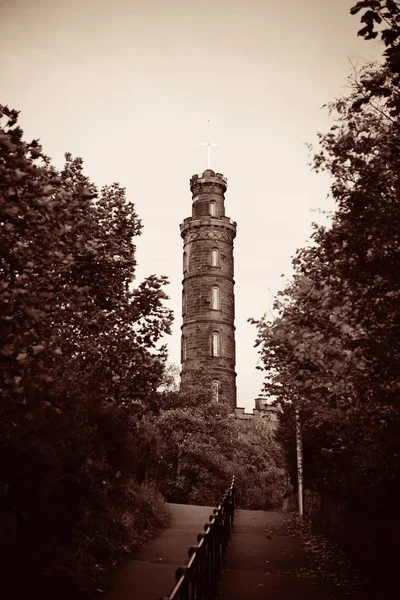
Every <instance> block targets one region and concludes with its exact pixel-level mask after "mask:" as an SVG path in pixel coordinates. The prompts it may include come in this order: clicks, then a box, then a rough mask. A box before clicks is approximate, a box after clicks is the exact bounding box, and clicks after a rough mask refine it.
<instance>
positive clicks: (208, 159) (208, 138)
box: [200, 119, 218, 169]
mask: <svg viewBox="0 0 400 600" xmlns="http://www.w3.org/2000/svg"><path fill="white" fill-rule="evenodd" d="M210 130H211V121H210V119H208V132H207V140H208V141H207V142H203V143H202V144H200V146H201V147H202V148H207V169H211V148H218V144H213V143H212V142H211V141H210V138H211V135H210Z"/></svg>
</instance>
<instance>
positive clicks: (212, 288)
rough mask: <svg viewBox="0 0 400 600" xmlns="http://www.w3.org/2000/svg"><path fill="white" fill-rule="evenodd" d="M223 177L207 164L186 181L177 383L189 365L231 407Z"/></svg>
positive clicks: (229, 255)
mask: <svg viewBox="0 0 400 600" xmlns="http://www.w3.org/2000/svg"><path fill="white" fill-rule="evenodd" d="M226 188H227V179H226V177H224V176H223V175H221V173H215V172H214V171H212V170H211V169H207V170H206V171H204V172H203V173H202V174H201V175H193V177H192V178H191V180H190V189H191V192H192V216H191V217H188V218H187V219H185V220H184V221H183V223H182V224H181V226H180V229H181V236H182V238H183V291H182V314H183V324H182V356H181V361H182V382H183V383H184V380H185V375H186V374H187V373H188V371H189V370H190V369H191V368H203V369H204V370H206V371H207V372H208V373H209V374H210V375H211V378H212V381H213V389H214V393H215V395H216V397H217V398H218V400H219V401H221V402H222V401H223V402H225V403H227V405H228V406H229V407H230V409H231V411H232V412H234V411H235V408H236V373H235V326H234V318H235V296H234V284H235V282H234V279H233V275H234V270H233V240H234V238H235V236H236V223H235V222H233V221H232V220H231V219H229V218H228V217H226V216H225V192H226Z"/></svg>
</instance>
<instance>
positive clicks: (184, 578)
mask: <svg viewBox="0 0 400 600" xmlns="http://www.w3.org/2000/svg"><path fill="white" fill-rule="evenodd" d="M235 488H236V481H235V477H232V482H231V485H230V487H229V488H228V490H227V491H226V492H225V494H224V496H223V498H222V500H221V503H220V504H219V505H218V507H217V508H214V510H213V513H212V515H210V517H209V519H208V521H209V522H208V523H206V524H205V525H204V533H199V534H198V536H197V544H196V546H190V548H189V550H188V555H189V561H188V563H187V565H185V566H183V567H178V569H177V570H176V572H175V578H176V583H175V585H174V587H173V588H172V590H171V592H170V594H169V595H168V596H163V598H161V599H160V600H189V599H192V598H196V600H206V599H207V600H211V599H212V598H214V596H215V595H217V593H218V587H217V586H218V580H219V578H220V575H221V568H222V565H223V561H224V559H225V554H226V548H227V545H228V541H229V538H230V534H231V528H232V525H233V520H234V512H235Z"/></svg>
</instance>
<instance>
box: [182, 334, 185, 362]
mask: <svg viewBox="0 0 400 600" xmlns="http://www.w3.org/2000/svg"><path fill="white" fill-rule="evenodd" d="M185 360H186V338H185V336H182V338H181V362H184V361H185Z"/></svg>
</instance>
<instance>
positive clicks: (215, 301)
mask: <svg viewBox="0 0 400 600" xmlns="http://www.w3.org/2000/svg"><path fill="white" fill-rule="evenodd" d="M211 309H212V310H220V309H221V301H220V293H219V287H218V286H217V285H213V287H212V288H211Z"/></svg>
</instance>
